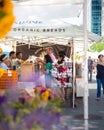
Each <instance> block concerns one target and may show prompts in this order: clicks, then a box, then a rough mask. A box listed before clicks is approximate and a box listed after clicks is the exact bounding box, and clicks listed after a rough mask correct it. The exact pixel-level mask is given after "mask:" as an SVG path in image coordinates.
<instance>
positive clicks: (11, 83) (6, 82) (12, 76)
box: [0, 70, 18, 89]
mask: <svg viewBox="0 0 104 130" xmlns="http://www.w3.org/2000/svg"><path fill="white" fill-rule="evenodd" d="M17 86H18V72H17V71H16V70H8V71H7V70H4V72H3V75H2V76H1V77H0V89H9V88H15V87H17Z"/></svg>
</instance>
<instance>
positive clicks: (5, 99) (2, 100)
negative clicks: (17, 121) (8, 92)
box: [0, 96, 7, 105]
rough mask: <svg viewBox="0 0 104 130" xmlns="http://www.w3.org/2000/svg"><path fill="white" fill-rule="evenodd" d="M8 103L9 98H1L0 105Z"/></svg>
mask: <svg viewBox="0 0 104 130" xmlns="http://www.w3.org/2000/svg"><path fill="white" fill-rule="evenodd" d="M6 101H7V97H6V96H0V105H1V104H2V103H5V102H6Z"/></svg>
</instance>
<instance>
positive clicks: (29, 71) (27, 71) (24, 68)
mask: <svg viewBox="0 0 104 130" xmlns="http://www.w3.org/2000/svg"><path fill="white" fill-rule="evenodd" d="M33 74H34V64H33V63H24V64H22V65H21V76H20V81H22V82H28V81H31V80H32V78H33Z"/></svg>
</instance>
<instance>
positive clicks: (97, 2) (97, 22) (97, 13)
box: [91, 0, 104, 36]
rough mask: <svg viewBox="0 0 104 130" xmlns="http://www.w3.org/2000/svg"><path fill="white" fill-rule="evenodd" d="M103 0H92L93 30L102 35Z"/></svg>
mask: <svg viewBox="0 0 104 130" xmlns="http://www.w3.org/2000/svg"><path fill="white" fill-rule="evenodd" d="M102 1H103V0H91V32H93V33H95V34H98V35H100V36H101V35H102V33H103V27H102V23H103V18H102V15H103V14H102V12H103V11H102V10H104V9H103V2H102Z"/></svg>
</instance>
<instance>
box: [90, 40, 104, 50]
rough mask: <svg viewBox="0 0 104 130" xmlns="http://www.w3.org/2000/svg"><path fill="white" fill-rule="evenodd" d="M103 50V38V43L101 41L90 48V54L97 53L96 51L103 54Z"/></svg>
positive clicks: (103, 41)
mask: <svg viewBox="0 0 104 130" xmlns="http://www.w3.org/2000/svg"><path fill="white" fill-rule="evenodd" d="M102 50H104V38H103V39H102V40H101V41H99V42H97V43H95V44H93V45H92V46H91V47H90V48H89V51H90V52H95V51H97V52H101V51H102Z"/></svg>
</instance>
